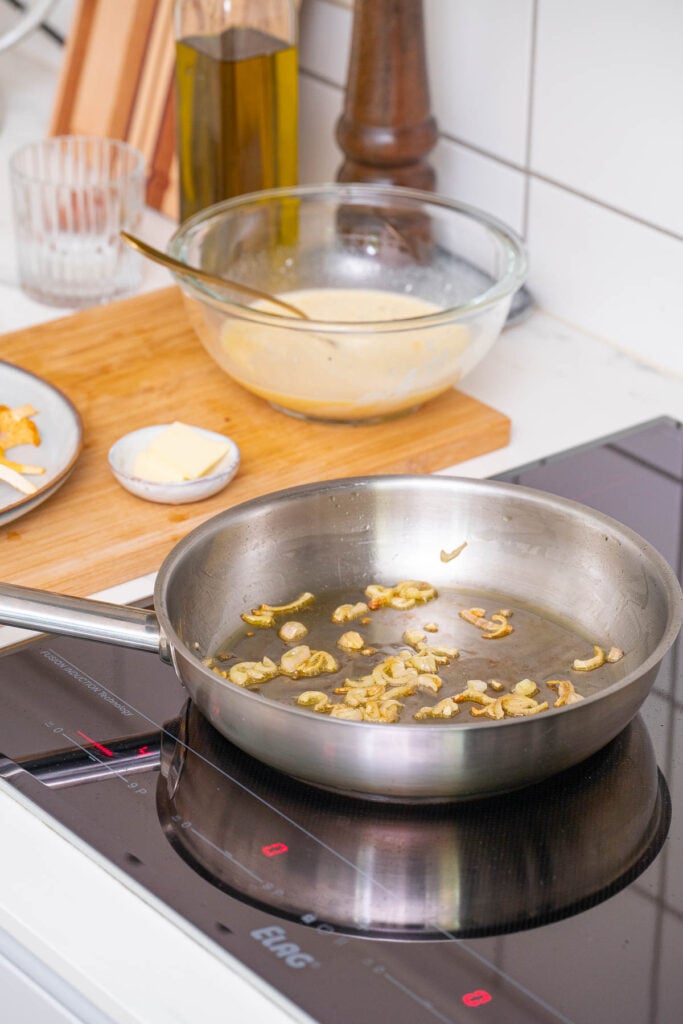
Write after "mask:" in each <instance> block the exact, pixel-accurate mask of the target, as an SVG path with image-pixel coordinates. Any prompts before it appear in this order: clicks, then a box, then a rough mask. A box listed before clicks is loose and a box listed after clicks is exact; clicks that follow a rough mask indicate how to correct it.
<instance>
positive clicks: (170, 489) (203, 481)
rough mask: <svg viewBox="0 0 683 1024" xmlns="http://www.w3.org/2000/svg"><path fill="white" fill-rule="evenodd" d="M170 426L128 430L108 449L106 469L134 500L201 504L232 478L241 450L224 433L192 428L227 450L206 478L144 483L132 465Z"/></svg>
mask: <svg viewBox="0 0 683 1024" xmlns="http://www.w3.org/2000/svg"><path fill="white" fill-rule="evenodd" d="M170 426H171V424H170V423H161V424H157V425H155V426H150V427H142V428H141V429H140V430H133V431H131V433H130V434H124V436H123V437H121V438H119V440H118V441H116V442H115V444H113V445H112V447H111V448H110V449H109V466H110V468H111V471H112V473H113V474H114V476H115V477H116V479H117V480H118V482H119V483H120V484H121V486H122V487H124V488H125V489H126V490H127V491H130V493H131V494H134V495H136V497H138V498H144V499H145V500H146V501H156V502H159V503H161V504H163V505H184V504H186V503H188V502H192V501H202V500H203V499H204V498H209V497H211V495H212V494H217V493H218V491H221V490H222V489H223V488H224V487H225V486H226V485H227V484H228V483H229V482H230V481H231V480H232V478H233V477H234V476H235V473H236V472H237V470H238V468H239V464H240V450H239V448H238V447H237V445H236V444H235V442H234V441H233V440H232V439H231V438H229V437H226V436H225V434H217V433H215V432H214V431H213V430H204V429H203V428H202V427H193V428H192V429H193V430H195V431H197V433H198V434H200V435H202V436H203V437H204V438H206V439H207V440H209V441H215V442H223V443H226V444H227V445H228V450H227V452H226V453H225V455H224V456H223V458H222V459H221V460H220V462H218V464H217V465H216V466H215V467H214V468H213V469H211V470H210V472H209V473H207V474H206V475H205V476H200V477H197V478H196V479H194V480H179V481H171V482H168V481H163V482H160V481H156V480H146V479H145V478H144V477H141V476H138V475H136V473H135V463H136V460H137V457H138V455H139V454H140V453H141V452H142V451H145V450H146V449H147V448H148V447H149V445H150V443H151V442H152V441H153V440H154V439H155V438H157V437H158V436H159V435H160V434H161V433H162V431H165V430H168V428H169V427H170Z"/></svg>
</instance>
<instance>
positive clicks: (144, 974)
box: [0, 38, 683, 1024]
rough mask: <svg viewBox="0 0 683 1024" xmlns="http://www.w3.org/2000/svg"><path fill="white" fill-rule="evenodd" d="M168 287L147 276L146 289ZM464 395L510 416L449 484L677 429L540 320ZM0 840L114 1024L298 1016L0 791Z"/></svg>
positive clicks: (25, 920) (55, 942)
mask: <svg viewBox="0 0 683 1024" xmlns="http://www.w3.org/2000/svg"><path fill="white" fill-rule="evenodd" d="M59 56H60V55H59V52H58V51H57V50H56V48H55V47H54V44H52V43H51V42H50V41H49V40H45V39H40V38H34V39H32V40H31V41H29V43H26V44H24V45H23V46H22V47H19V48H17V49H15V50H13V51H9V52H8V53H6V54H2V55H0V100H1V103H2V124H1V126H0V196H2V199H1V200H0V237H2V238H3V240H4V241H5V242H6V243H7V244H6V245H5V246H3V247H2V249H0V332H5V331H9V330H14V329H19V328H22V327H25V326H29V325H31V324H34V323H38V322H41V321H44V320H47V319H51V318H53V317H54V316H55V315H64V311H56V310H53V309H50V308H49V307H46V306H39V305H38V304H37V303H34V302H32V301H31V300H29V299H28V298H27V297H25V296H24V295H23V294H22V293H21V291H20V290H19V289H18V287H17V284H16V268H15V263H14V255H13V251H12V247H11V244H10V242H11V238H12V227H11V217H10V209H9V202H8V195H7V187H6V171H7V158H8V155H9V153H10V152H11V151H12V150H13V149H14V148H15V147H16V146H17V145H18V144H20V143H21V142H23V141H25V140H26V141H27V140H28V139H31V138H35V137H39V136H40V135H41V134H43V133H44V131H45V126H46V124H47V116H48V110H49V96H50V95H51V92H50V90H51V89H52V88H53V83H54V78H55V74H56V69H57V67H58V60H59ZM29 69H30V74H29ZM27 76H28V77H27ZM18 82H21V83H23V86H22V87H21V88H20V87H19V85H18V84H17V83H18ZM171 230H172V227H171V225H170V224H169V223H168V222H167V221H165V220H164V218H162V217H160V216H158V215H156V214H154V213H152V212H150V213H149V214H148V216H147V218H146V222H145V225H144V227H143V233H144V234H145V236H146V237H148V238H149V239H150V240H152V241H155V242H157V244H162V245H163V243H164V242H165V240H166V238H167V237H168V235H169V234H170V232H171ZM531 259H532V261H533V253H532V254H531ZM169 280H170V279H169V277H168V276H167V275H166V274H165V272H164V271H161V270H157V269H156V268H154V267H150V266H148V267H147V268H146V277H145V283H144V289H145V290H149V289H150V288H154V287H160V286H163V285H166V284H167V283H169ZM1 353H2V341H1V339H0V356H1ZM462 390H463V391H466V392H467V393H469V394H471V395H473V396H475V397H476V398H478V399H480V400H481V401H483V402H486V403H488V404H489V405H492V406H494V407H496V408H497V409H499V410H501V411H503V412H504V413H506V414H507V415H509V416H510V418H511V421H512V437H511V442H510V444H509V446H507V447H506V448H504V449H501V450H499V451H496V452H492V453H490V454H488V455H484V456H481V457H479V458H476V459H472V460H470V461H468V462H465V463H461V464H460V465H458V466H455V467H452V468H451V469H449V470H446V471H445V472H447V473H452V474H457V475H465V476H473V477H484V476H490V475H494V474H496V473H499V472H502V471H503V470H506V469H510V468H513V467H515V466H518V465H523V464H525V463H527V462H530V461H533V460H535V459H537V458H539V457H542V456H546V455H551V454H553V453H555V452H557V451H560V450H563V449H566V448H570V447H572V446H575V445H578V444H584V443H586V442H589V441H592V440H594V439H595V438H597V437H602V436H604V435H607V434H610V433H612V432H614V431H619V430H622V429H624V428H627V427H629V426H632V425H636V424H638V423H641V422H645V421H647V420H649V419H652V418H655V417H658V416H662V415H669V416H672V417H674V418H677V419H683V380H681V379H679V378H674V377H667V376H665V375H663V374H661V373H659V372H655V371H654V370H652V369H650V368H648V367H647V366H644V365H641V364H638V363H636V362H634V361H633V360H632V359H631V358H629V357H627V356H625V355H623V354H622V353H621V352H620V351H619V350H618V349H617V348H615V347H614V346H612V345H608V344H606V343H605V342H603V341H601V340H600V339H597V338H592V337H589V336H586V335H585V334H583V333H581V332H579V331H577V330H576V329H574V328H573V327H571V326H570V325H568V324H565V323H562V322H560V321H558V320H557V319H555V318H553V317H551V316H548V315H546V314H544V313H543V312H534V313H533V314H532V315H531V316H529V317H528V319H527V320H526V321H525V322H524V323H522V324H520V325H519V326H517V327H514V328H511V329H508V330H507V331H506V332H505V333H504V334H503V336H502V337H501V339H500V340H499V342H498V343H497V345H496V347H495V349H494V350H493V352H492V353H491V354H490V355H489V356H488V357H487V359H486V360H485V361H484V362H483V363H482V364H481V365H480V366H479V368H478V369H477V370H475V371H474V372H473V373H472V374H471V376H470V377H468V378H467V380H466V381H465V382H464V384H463V386H462ZM151 586H152V577H146V578H144V579H141V580H137V581H131V583H130V584H129V585H125V586H123V587H119V588H115V589H114V590H112V591H107V592H105V593H104V594H103V595H100V596H104V597H105V598H107V599H110V600H114V601H126V600H131V601H134V600H138V599H140V598H142V597H144V596H146V595H147V594H148V593H149V592H150V589H151ZM12 635H14V634H12ZM9 636H10V634H9V633H7V632H6V633H5V639H8V638H9ZM0 833H1V834H2V844H1V845H0V865H1V866H2V870H3V877H4V878H5V880H6V882H5V885H4V886H3V887H2V891H1V892H0V929H4V930H5V931H6V932H7V933H9V934H10V935H11V936H12V937H13V938H14V939H16V940H17V941H18V942H19V943H21V945H22V946H23V947H25V948H26V949H27V950H29V951H30V952H31V953H33V954H35V955H36V956H37V957H39V958H40V959H41V960H42V961H43V962H44V963H46V964H47V965H48V966H49V967H51V968H53V969H54V970H55V971H56V972H57V973H58V974H59V975H60V976H61V977H63V978H64V979H66V981H68V982H69V983H71V984H72V985H73V986H74V987H75V988H76V989H77V990H78V991H79V992H81V993H83V994H84V995H85V996H86V997H87V998H88V999H89V1000H90V1001H91V1002H92V1004H94V1006H96V1007H97V1008H99V1010H101V1011H102V1012H103V1013H104V1014H107V1015H109V1016H110V1017H111V1018H112V1019H113V1020H115V1021H117V1022H138V1024H156V1022H159V1024H162V1022H163V1024H168V1022H169V1021H175V1022H180V1024H189V1022H195V1021H199V1020H201V1021H203V1022H204V1024H213V1022H216V1024H218V1022H219V1021H221V1022H224V1021H225V1020H227V1019H230V1020H240V1021H242V1020H247V1019H248V1020H251V1021H256V1022H261V1021H267V1022H273V1024H279V1022H284V1021H288V1020H292V1019H296V1020H307V1019H308V1018H307V1017H306V1016H305V1015H303V1014H301V1013H300V1012H299V1011H296V1010H295V1009H294V1008H292V1007H291V1006H289V1005H288V1004H286V1003H285V1001H283V1000H281V999H280V997H279V996H277V995H276V994H275V993H273V992H271V991H270V990H268V991H266V990H265V988H264V987H263V986H262V985H260V984H256V983H253V979H252V982H249V981H247V980H245V979H246V978H247V977H250V975H249V972H248V971H246V970H245V969H244V968H242V967H241V966H240V965H239V964H237V963H236V962H235V961H233V960H232V959H231V958H230V957H228V955H227V954H224V953H222V952H221V951H220V950H219V949H218V947H216V946H214V945H213V944H212V943H210V942H209V940H207V939H205V938H204V937H203V936H201V935H200V934H199V933H198V932H196V931H195V930H194V929H192V928H191V927H190V926H188V925H186V924H183V923H182V922H179V921H177V920H176V919H175V918H174V916H173V914H172V913H171V912H169V911H167V910H166V909H164V908H162V907H161V906H160V905H159V904H158V903H157V902H156V900H155V899H154V898H153V897H151V896H150V895H149V894H148V893H144V892H142V891H137V892H136V891H134V888H133V883H132V882H130V881H129V880H127V879H126V878H124V876H122V875H120V874H119V873H118V872H117V871H116V870H115V869H113V868H112V867H111V866H110V865H108V864H106V863H104V862H103V861H101V860H100V858H99V857H98V856H96V855H94V854H93V853H92V852H91V851H86V850H84V849H82V848H81V844H80V843H79V842H78V841H77V840H74V839H73V837H70V836H66V835H64V834H62V831H61V829H60V827H58V826H55V824H54V823H52V822H50V821H47V820H43V819H42V816H41V814H40V813H38V814H36V813H34V812H33V811H32V810H30V809H28V808H27V807H26V806H25V805H24V803H23V801H22V799H21V798H20V797H19V796H18V795H17V794H16V793H15V792H14V791H13V790H10V788H9V787H8V786H6V785H3V786H2V787H1V788H0ZM9 880H11V881H9ZM93 1019H94V1018H93Z"/></svg>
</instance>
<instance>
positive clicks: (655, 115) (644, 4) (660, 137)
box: [531, 0, 683, 236]
mask: <svg viewBox="0 0 683 1024" xmlns="http://www.w3.org/2000/svg"><path fill="white" fill-rule="evenodd" d="M682 56H683V4H682V3H681V2H680V0H572V2H571V3H567V2H566V0H540V3H539V5H538V37H537V46H536V67H535V87H534V102H533V139H532V149H531V167H532V169H533V170H534V171H535V172H537V173H539V174H542V175H545V176H547V177H549V178H551V179H553V180H555V181H558V182H560V183H562V184H565V185H567V186H569V187H570V188H573V189H577V190H578V191H580V192H583V193H585V194H586V195H589V196H592V197H594V198H596V199H598V200H600V201H602V202H605V203H607V204H609V205H611V206H613V207H616V208H618V209H621V210H623V211H625V212H628V213H630V214H633V215H634V216H636V217H640V218H642V219H643V220H646V221H648V222H649V223H651V224H656V225H658V226H659V227H662V228H665V229H668V230H671V231H674V232H677V233H678V234H679V235H680V236H683V187H682V185H683V180H682V179H683V59H682Z"/></svg>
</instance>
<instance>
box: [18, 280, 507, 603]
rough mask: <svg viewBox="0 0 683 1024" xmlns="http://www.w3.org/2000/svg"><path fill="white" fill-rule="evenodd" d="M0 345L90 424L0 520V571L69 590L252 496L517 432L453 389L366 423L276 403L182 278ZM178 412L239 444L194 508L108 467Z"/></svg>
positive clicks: (114, 574) (110, 574) (154, 564)
mask: <svg viewBox="0 0 683 1024" xmlns="http://www.w3.org/2000/svg"><path fill="white" fill-rule="evenodd" d="M0 353H1V355H2V358H3V359H5V360H6V361H7V362H10V363H15V364H16V365H18V366H21V367H23V368H25V369H27V370H30V371H31V372H32V373H35V374H38V375H39V376H41V377H43V378H44V379H46V380H48V381H49V382H50V383H51V384H53V385H54V386H56V387H58V388H60V389H61V390H62V391H63V392H64V393H65V394H66V395H68V397H69V398H70V399H71V401H72V402H73V403H74V405H75V406H76V407H77V409H78V410H79V412H80V414H81V416H82V419H83V428H84V446H83V451H82V453H81V455H80V457H79V459H78V461H77V463H76V467H75V469H74V471H73V473H72V475H71V476H70V477H69V479H68V480H67V482H66V483H65V484H64V485H63V487H62V488H61V489H60V490H58V491H57V492H56V493H55V494H54V495H53V496H52V497H51V498H49V499H48V500H47V501H46V502H45V503H44V504H43V505H40V506H39V507H38V508H36V509H34V510H33V511H32V512H29V513H27V514H26V515H25V516H23V517H22V518H20V519H15V520H14V521H13V522H10V523H9V524H7V525H6V526H5V527H3V528H0V578H1V579H3V580H4V581H6V582H12V583H19V584H24V585H26V586H33V587H39V588H41V589H46V590H57V591H62V592H64V593H69V594H77V595H86V594H92V593H95V592H97V591H99V590H103V589H105V588H106V587H109V586H113V585H114V584H117V583H122V582H125V581H126V580H130V579H136V578H137V577H139V576H142V575H144V574H146V573H148V572H154V571H156V570H157V569H158V568H159V566H160V564H161V562H162V560H163V558H164V557H165V555H166V554H167V553H168V552H169V551H170V550H171V548H172V547H173V546H174V544H175V543H176V542H177V541H178V540H180V538H181V537H183V536H184V535H185V534H186V533H187V532H189V530H191V529H192V528H193V527H195V526H197V525H199V524H200V523H202V522H203V521H204V520H206V519H208V518H209V517H210V516H212V515H215V514H216V513H217V512H219V511H220V510H221V509H224V508H228V507H229V506H232V505H235V504H237V503H239V502H241V501H245V500H246V499H248V498H253V497H256V496H258V495H262V494H266V493H268V492H271V491H275V490H279V489H280V488H284V487H290V486H293V485H295V484H303V483H310V482H315V481H319V480H330V479H334V478H335V477H345V476H359V475H364V474H378V473H428V472H433V471H435V470H438V469H445V468H446V467H448V466H452V465H454V464H456V463H458V462H461V461H463V460H465V459H469V458H473V457H474V456H477V455H483V454H484V453H485V452H489V451H493V450H494V449H496V448H501V447H503V446H504V445H505V444H507V443H508V441H509V437H510V421H509V420H508V418H507V417H506V416H504V415H502V413H500V412H497V411H496V410H495V409H491V408H490V407H488V406H486V405H483V404H481V403H480V402H478V401H476V400H475V399H473V398H470V397H469V396H467V395H464V394H462V393H460V392H458V391H449V392H447V393H446V394H444V395H442V396H440V397H439V398H437V399H434V400H433V401H432V402H429V403H427V405H425V406H424V408H423V409H421V410H419V411H418V412H416V413H413V414H411V415H408V416H405V417H402V418H399V419H396V420H393V421H390V422H387V423H381V424H375V425H372V426H346V425H332V424H330V425H326V424H320V423H307V422H304V421H302V420H298V419H294V418H292V417H290V416H286V415H284V414H283V413H279V412H276V411H275V410H274V409H271V408H270V406H269V405H268V404H267V403H265V402H264V401H262V400H261V399H259V398H256V397H255V396H253V395H251V394H249V393H248V392H246V391H244V390H243V389H242V388H240V387H239V386H238V385H237V384H234V383H233V382H232V381H231V380H230V378H229V377H227V376H226V375H225V374H224V373H223V372H222V371H221V370H219V369H218V367H217V366H216V364H215V363H214V362H213V361H212V360H211V359H210V357H209V356H208V355H207V354H206V353H205V351H204V349H203V347H202V346H201V343H200V342H199V340H198V338H197V336H196V335H195V333H194V331H193V329H192V328H191V327H190V324H189V321H188V319H187V316H186V313H185V308H184V305H183V301H182V297H181V294H180V291H179V290H178V289H177V288H175V287H173V288H165V289H162V290H161V291H157V292H152V293H150V294H147V295H142V296H137V297H135V298H132V299H127V300H124V301H122V302H117V303H113V304H111V305H108V306H101V307H97V308H95V309H89V310H84V311H82V312H80V313H77V314H76V315H74V316H69V317H63V318H61V319H59V320H54V321H51V322H50V323H46V324H42V325H40V326H38V327H33V328H31V329H29V330H23V331H18V332H15V333H12V334H6V335H4V336H3V337H2V338H1V339H0ZM5 397H6V396H5ZM2 398H3V396H0V400H2ZM175 419H179V420H182V421H184V422H186V423H191V424H194V425H196V426H201V427H206V428H208V429H210V430H216V431H219V432H221V433H224V434H228V435H229V436H231V437H232V438H233V439H234V440H235V441H236V443H237V444H238V445H239V447H240V449H241V453H242V461H241V466H240V470H239V472H238V474H237V476H236V477H235V478H234V480H233V481H232V482H231V483H230V484H229V485H228V487H227V488H226V489H225V490H224V491H222V492H221V493H220V494H217V495H214V496H213V497H211V498H207V499H206V500H205V501H201V502H196V503H193V504H190V505H178V506H170V505H159V504H153V503H150V502H147V501H143V500H141V499H140V498H136V497H134V496H133V495H131V494H129V493H128V492H127V491H124V490H123V489H122V488H121V487H120V485H119V484H118V483H117V482H116V480H115V479H114V477H113V476H112V475H111V472H110V470H109V466H108V461H107V452H108V450H109V448H110V446H111V445H112V444H113V442H114V441H115V440H116V439H117V438H118V437H120V436H121V435H122V434H125V433H127V432H128V431H129V430H134V429H136V428H137V427H143V426H147V425H149V424H153V423H168V422H171V421H173V420H175ZM36 461H37V458H36Z"/></svg>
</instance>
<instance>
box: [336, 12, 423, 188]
mask: <svg viewBox="0 0 683 1024" xmlns="http://www.w3.org/2000/svg"><path fill="white" fill-rule="evenodd" d="M336 138H337V142H338V143H339V146H340V147H341V149H342V152H343V153H344V154H345V157H346V159H345V161H344V163H343V164H342V166H341V167H340V168H339V171H338V173H337V180H338V181H343V182H349V181H357V182H377V183H382V184H392V185H405V186H409V187H411V188H420V189H427V190H433V189H434V188H435V185H436V175H435V173H434V170H433V168H432V167H431V165H430V164H429V163H428V162H427V160H426V159H425V157H426V155H427V154H428V153H429V152H430V150H431V149H432V148H433V147H434V145H435V143H436V139H437V126H436V121H435V119H434V118H433V117H432V116H431V114H430V99H429V85H428V82H427V62H426V54H425V41H424V24H423V15H422V0H356V2H355V8H354V15H353V33H352V40H351V57H350V61H349V71H348V79H347V86H346V100H345V104H344V112H343V114H342V116H341V117H340V119H339V121H338V122H337V128H336Z"/></svg>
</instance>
